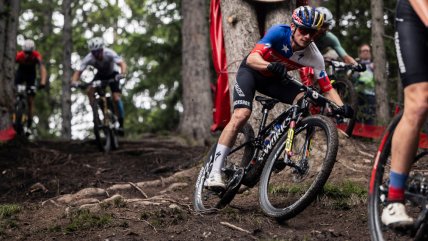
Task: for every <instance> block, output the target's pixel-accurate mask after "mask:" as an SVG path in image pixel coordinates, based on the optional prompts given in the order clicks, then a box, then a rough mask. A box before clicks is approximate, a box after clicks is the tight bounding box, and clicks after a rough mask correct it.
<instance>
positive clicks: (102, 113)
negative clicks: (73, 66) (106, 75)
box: [77, 79, 119, 152]
mask: <svg viewBox="0 0 428 241" xmlns="http://www.w3.org/2000/svg"><path fill="white" fill-rule="evenodd" d="M113 81H115V80H114V79H110V80H94V81H92V82H91V83H81V84H79V85H78V86H77V87H78V88H80V89H82V90H86V89H87V88H88V87H92V88H94V90H95V91H94V96H93V101H92V103H91V108H92V113H93V123H94V135H95V140H96V142H97V145H98V147H99V149H100V150H101V151H104V152H108V151H110V150H111V149H117V148H119V140H118V138H117V132H118V129H119V122H118V118H117V116H116V115H115V114H114V111H113V110H114V108H113V105H114V103H113V100H112V98H111V96H110V95H108V94H107V93H106V87H107V85H108V84H109V83H110V82H113Z"/></svg>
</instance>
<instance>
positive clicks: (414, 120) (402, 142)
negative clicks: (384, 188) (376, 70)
mask: <svg viewBox="0 0 428 241" xmlns="http://www.w3.org/2000/svg"><path fill="white" fill-rule="evenodd" d="M395 24H396V32H395V43H396V50H397V58H398V64H399V70H400V75H401V80H402V83H403V88H404V113H403V117H402V118H401V120H400V122H399V123H398V125H397V127H396V129H395V132H394V135H393V137H392V147H391V159H392V160H391V172H390V185H389V189H388V202H389V204H388V205H387V206H386V207H385V208H384V209H383V212H382V217H381V219H382V222H383V223H384V224H385V225H391V226H407V225H411V224H412V223H413V219H412V218H411V217H409V216H408V215H407V213H406V210H405V206H404V191H405V185H406V180H407V178H408V175H409V172H410V168H411V165H412V160H413V158H414V156H415V153H416V150H417V147H418V143H419V132H420V130H421V128H422V125H423V123H424V122H425V120H426V117H427V113H428V68H426V65H427V63H428V41H427V40H428V29H427V27H428V1H414V0H399V1H398V2H397V7H396V19H395Z"/></svg>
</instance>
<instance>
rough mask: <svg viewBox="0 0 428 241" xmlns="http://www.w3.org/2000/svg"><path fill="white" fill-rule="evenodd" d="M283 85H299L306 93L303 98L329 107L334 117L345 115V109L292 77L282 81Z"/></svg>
mask: <svg viewBox="0 0 428 241" xmlns="http://www.w3.org/2000/svg"><path fill="white" fill-rule="evenodd" d="M282 82H283V84H288V83H292V84H294V85H297V86H298V87H299V88H300V89H301V90H302V91H303V92H305V94H304V96H303V98H306V99H310V100H311V101H312V102H314V103H315V104H316V105H318V106H326V105H327V106H329V107H330V108H331V110H332V114H333V115H336V114H337V115H343V114H344V113H343V109H342V107H341V106H338V105H337V104H336V103H334V102H333V101H331V100H329V99H327V98H326V97H324V96H323V95H322V94H320V93H318V92H317V91H316V90H314V89H313V88H311V87H310V86H306V85H304V84H302V83H301V82H300V81H298V80H296V79H295V78H293V77H291V76H287V77H286V79H284V80H282Z"/></svg>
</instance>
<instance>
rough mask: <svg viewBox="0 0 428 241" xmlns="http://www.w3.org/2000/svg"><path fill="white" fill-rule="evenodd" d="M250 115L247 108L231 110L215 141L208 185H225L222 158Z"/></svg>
mask: <svg viewBox="0 0 428 241" xmlns="http://www.w3.org/2000/svg"><path fill="white" fill-rule="evenodd" d="M250 115H251V110H250V109H248V108H237V109H235V110H234V111H233V114H232V117H231V119H230V121H229V123H228V124H227V125H226V127H225V128H224V130H223V131H222V133H221V135H220V138H219V141H218V143H217V147H216V151H215V157H214V163H213V167H212V169H211V172H210V176H209V178H208V180H207V186H209V187H223V188H224V187H225V184H224V182H223V180H222V179H221V174H220V173H221V168H222V167H223V164H224V160H225V158H226V156H227V155H228V154H229V152H230V149H231V147H232V146H233V144H234V143H235V140H236V137H237V135H238V131H239V129H240V128H242V127H243V126H244V125H245V123H246V122H247V121H248V119H249V118H250Z"/></svg>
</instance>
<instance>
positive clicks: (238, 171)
mask: <svg viewBox="0 0 428 241" xmlns="http://www.w3.org/2000/svg"><path fill="white" fill-rule="evenodd" d="M253 138H254V131H253V128H252V127H251V125H249V124H246V125H245V126H244V128H242V130H240V131H239V133H238V137H237V139H236V142H235V144H234V146H233V147H232V150H233V148H235V147H238V146H240V145H241V144H243V143H245V142H247V141H249V140H252V139H253ZM216 146H217V143H215V144H214V145H213V146H212V147H211V149H210V151H209V152H208V154H207V155H206V156H205V157H204V163H203V166H202V168H201V171H200V172H199V175H198V178H197V180H196V184H195V191H194V196H193V205H194V209H195V210H196V211H198V212H213V211H216V210H218V209H221V208H223V207H225V206H226V205H227V204H229V203H230V202H231V201H232V200H233V198H234V197H235V195H236V193H237V192H238V190H239V187H240V183H239V182H237V180H238V179H237V177H239V176H240V175H241V176H242V175H243V169H244V167H245V166H246V165H247V164H248V163H249V162H250V161H251V158H252V157H253V154H254V150H255V147H254V146H253V145H252V144H251V143H248V145H246V146H244V147H243V148H241V149H239V150H238V151H236V152H234V153H231V154H229V155H228V156H227V159H226V161H225V165H226V169H227V170H229V171H227V172H226V173H224V175H223V180H225V182H226V190H209V189H208V188H206V187H205V185H204V184H205V180H206V179H207V178H208V176H209V173H210V171H211V168H212V163H213V160H214V156H215V153H214V152H215V149H216Z"/></svg>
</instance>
